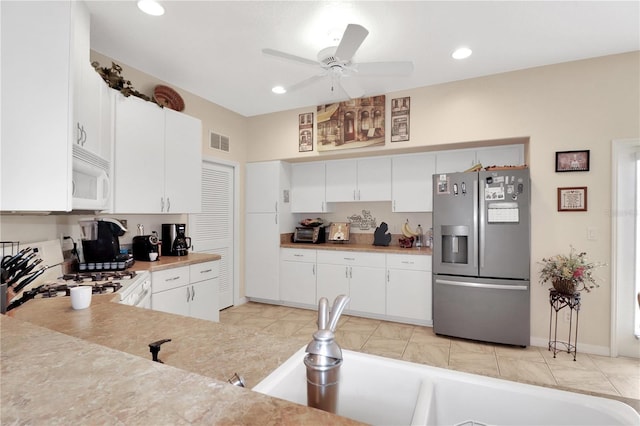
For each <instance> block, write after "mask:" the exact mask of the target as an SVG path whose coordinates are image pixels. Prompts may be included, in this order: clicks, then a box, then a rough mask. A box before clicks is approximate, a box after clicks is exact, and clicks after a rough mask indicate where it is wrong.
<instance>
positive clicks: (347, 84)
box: [335, 77, 364, 99]
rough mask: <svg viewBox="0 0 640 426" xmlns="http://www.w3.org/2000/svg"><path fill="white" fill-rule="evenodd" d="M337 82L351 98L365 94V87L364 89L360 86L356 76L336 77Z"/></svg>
mask: <svg viewBox="0 0 640 426" xmlns="http://www.w3.org/2000/svg"><path fill="white" fill-rule="evenodd" d="M335 84H337V85H338V86H340V88H341V89H342V91H343V92H344V93H346V94H347V96H348V97H349V99H357V98H361V97H362V96H363V95H364V89H362V86H360V83H358V81H357V79H355V78H349V77H344V78H338V79H336V81H335Z"/></svg>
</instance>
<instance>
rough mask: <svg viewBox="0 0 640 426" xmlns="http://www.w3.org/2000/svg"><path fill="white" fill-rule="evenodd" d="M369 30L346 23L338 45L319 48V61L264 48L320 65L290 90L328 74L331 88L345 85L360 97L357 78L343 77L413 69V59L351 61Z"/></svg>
mask: <svg viewBox="0 0 640 426" xmlns="http://www.w3.org/2000/svg"><path fill="white" fill-rule="evenodd" d="M368 34H369V31H367V29H366V28H364V27H363V26H361V25H357V24H349V25H347V28H346V30H345V31H344V34H343V36H342V39H341V41H340V43H339V44H338V45H337V46H330V47H326V48H324V49H322V50H320V52H318V56H317V57H318V59H317V61H314V60H311V59H307V58H302V57H300V56H296V55H291V54H289V53H285V52H281V51H279V50H274V49H262V53H264V54H266V55H271V56H276V57H279V58H283V59H287V60H290V61H295V62H298V63H302V64H305V65H311V66H314V67H320V69H321V71H320V73H319V74H317V75H314V76H312V77H309V78H307V79H305V80H302V81H300V82H299V83H296V84H294V85H292V86H289V87H286V88H285V89H286V91H287V92H292V91H295V90H300V89H302V88H304V87H307V86H309V85H311V84H313V83H315V82H317V81H319V80H321V79H323V78H325V77H330V79H331V91H332V92H333V91H334V88H336V87H337V88H339V89H342V91H343V92H345V93H346V94H347V96H348V97H349V98H350V99H354V98H359V97H361V96H363V95H364V90H363V89H362V88H361V87H360V85H359V84H358V82H357V81H356V79H353V78H347V79H343V77H353V76H390V75H393V76H404V75H409V74H411V72H412V71H413V63H412V62H410V61H401V62H365V63H354V62H352V59H353V56H354V55H355V53H356V51H357V50H358V48H359V47H360V45H361V44H362V42H363V41H364V39H365V38H366V37H367V35H368Z"/></svg>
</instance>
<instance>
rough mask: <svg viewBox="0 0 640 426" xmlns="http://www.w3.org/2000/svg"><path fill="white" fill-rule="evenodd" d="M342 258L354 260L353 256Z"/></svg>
mask: <svg viewBox="0 0 640 426" xmlns="http://www.w3.org/2000/svg"><path fill="white" fill-rule="evenodd" d="M343 259H344V260H356V258H355V257H343Z"/></svg>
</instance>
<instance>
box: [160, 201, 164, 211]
mask: <svg viewBox="0 0 640 426" xmlns="http://www.w3.org/2000/svg"><path fill="white" fill-rule="evenodd" d="M160 211H161V212H163V211H164V197H160Z"/></svg>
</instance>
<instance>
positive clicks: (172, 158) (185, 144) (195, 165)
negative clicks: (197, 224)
mask: <svg viewBox="0 0 640 426" xmlns="http://www.w3.org/2000/svg"><path fill="white" fill-rule="evenodd" d="M164 114H165V115H164V118H165V121H164V130H165V135H164V144H165V145H164V154H165V155H164V194H165V198H166V199H165V212H167V213H199V212H200V210H201V209H202V142H201V141H202V123H201V121H200V120H199V119H197V118H194V117H191V116H189V115H187V114H182V113H180V112H177V111H174V110H172V109H169V108H164Z"/></svg>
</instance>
